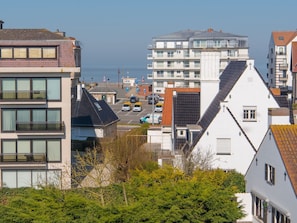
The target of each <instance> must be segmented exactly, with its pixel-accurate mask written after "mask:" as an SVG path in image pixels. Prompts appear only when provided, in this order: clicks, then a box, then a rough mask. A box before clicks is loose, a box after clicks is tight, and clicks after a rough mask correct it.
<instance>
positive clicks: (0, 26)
mask: <svg viewBox="0 0 297 223" xmlns="http://www.w3.org/2000/svg"><path fill="white" fill-rule="evenodd" d="M3 23H4V22H3V21H2V20H0V29H3Z"/></svg>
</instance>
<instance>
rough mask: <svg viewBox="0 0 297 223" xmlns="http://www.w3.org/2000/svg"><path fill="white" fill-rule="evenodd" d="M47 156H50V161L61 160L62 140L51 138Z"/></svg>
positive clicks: (48, 143)
mask: <svg viewBox="0 0 297 223" xmlns="http://www.w3.org/2000/svg"><path fill="white" fill-rule="evenodd" d="M47 158H48V161H60V160H61V143H60V140H49V141H48V142H47Z"/></svg>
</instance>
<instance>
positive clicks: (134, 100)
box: [130, 95, 139, 103]
mask: <svg viewBox="0 0 297 223" xmlns="http://www.w3.org/2000/svg"><path fill="white" fill-rule="evenodd" d="M138 101H139V98H138V97H136V96H133V95H132V96H131V97H130V102H131V103H136V102H138Z"/></svg>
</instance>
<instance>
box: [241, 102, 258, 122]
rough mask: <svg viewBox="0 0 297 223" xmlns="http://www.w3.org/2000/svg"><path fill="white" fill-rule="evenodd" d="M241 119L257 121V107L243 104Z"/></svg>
mask: <svg viewBox="0 0 297 223" xmlns="http://www.w3.org/2000/svg"><path fill="white" fill-rule="evenodd" d="M243 121H245V122H256V121H257V107H256V106H243Z"/></svg>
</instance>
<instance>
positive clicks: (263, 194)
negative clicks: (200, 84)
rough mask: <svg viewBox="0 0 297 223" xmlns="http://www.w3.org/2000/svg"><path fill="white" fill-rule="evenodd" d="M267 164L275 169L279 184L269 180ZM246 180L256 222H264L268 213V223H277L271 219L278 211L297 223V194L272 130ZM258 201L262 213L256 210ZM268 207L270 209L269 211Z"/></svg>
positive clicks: (266, 137) (262, 144)
mask: <svg viewBox="0 0 297 223" xmlns="http://www.w3.org/2000/svg"><path fill="white" fill-rule="evenodd" d="M265 164H269V165H271V166H273V167H274V168H275V184H271V183H269V182H267V181H266V180H265ZM245 180H246V192H250V193H251V194H252V196H253V200H254V203H253V205H252V208H253V209H254V212H253V213H254V216H255V219H260V218H262V220H263V218H265V217H264V216H266V214H267V220H266V221H265V222H276V221H272V219H271V218H272V213H273V209H275V210H277V211H278V212H280V213H281V214H283V215H284V216H285V217H287V218H289V219H290V220H291V223H296V222H297V212H296V207H297V199H296V194H295V192H294V190H293V188H292V183H291V181H290V178H289V176H288V175H287V173H286V168H285V166H284V163H283V161H282V158H281V156H280V153H279V151H278V148H277V146H276V142H275V139H274V137H273V135H272V134H271V132H270V130H269V131H267V133H266V135H265V138H264V140H263V142H262V143H261V146H260V148H259V150H258V152H257V154H256V155H255V157H254V159H253V161H252V162H251V165H250V167H249V169H248V171H247V174H246V176H245ZM256 197H257V198H256ZM256 199H257V200H258V202H259V203H258V212H257V211H256V204H255V202H256ZM260 204H261V205H260ZM265 207H267V209H266V210H265ZM256 215H258V216H256ZM255 222H262V221H260V220H258V221H255ZM284 222H285V221H284Z"/></svg>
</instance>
